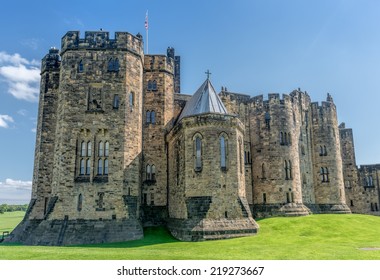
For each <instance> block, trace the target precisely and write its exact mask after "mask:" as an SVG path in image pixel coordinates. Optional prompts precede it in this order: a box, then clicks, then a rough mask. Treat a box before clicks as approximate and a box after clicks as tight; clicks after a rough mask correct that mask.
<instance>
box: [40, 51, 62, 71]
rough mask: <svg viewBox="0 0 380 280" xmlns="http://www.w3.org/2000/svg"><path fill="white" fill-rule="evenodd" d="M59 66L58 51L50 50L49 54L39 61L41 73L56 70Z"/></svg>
mask: <svg viewBox="0 0 380 280" xmlns="http://www.w3.org/2000/svg"><path fill="white" fill-rule="evenodd" d="M60 65H61V57H60V56H59V50H58V49H56V48H51V49H50V50H49V53H48V54H47V55H45V56H44V58H43V59H42V61H41V73H44V72H45V71H48V70H58V69H59V67H60Z"/></svg>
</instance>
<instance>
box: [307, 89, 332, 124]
mask: <svg viewBox="0 0 380 280" xmlns="http://www.w3.org/2000/svg"><path fill="white" fill-rule="evenodd" d="M310 108H311V116H312V120H313V123H315V124H318V123H331V122H335V121H336V119H337V112H336V106H335V104H334V101H333V99H332V97H331V95H330V94H327V99H326V101H322V102H321V104H319V103H318V102H312V103H311V106H310Z"/></svg>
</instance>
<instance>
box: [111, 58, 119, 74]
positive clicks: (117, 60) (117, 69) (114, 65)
mask: <svg viewBox="0 0 380 280" xmlns="http://www.w3.org/2000/svg"><path fill="white" fill-rule="evenodd" d="M119 68H120V63H119V59H117V58H116V59H115V61H114V63H113V70H114V71H116V72H118V71H119Z"/></svg>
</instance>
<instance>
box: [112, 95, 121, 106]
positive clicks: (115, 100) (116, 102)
mask: <svg viewBox="0 0 380 280" xmlns="http://www.w3.org/2000/svg"><path fill="white" fill-rule="evenodd" d="M112 105H113V108H114V109H119V106H120V99H119V95H118V94H115V95H114V96H113V104H112Z"/></svg>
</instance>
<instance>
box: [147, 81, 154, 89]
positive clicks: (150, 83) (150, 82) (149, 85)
mask: <svg viewBox="0 0 380 280" xmlns="http://www.w3.org/2000/svg"><path fill="white" fill-rule="evenodd" d="M152 89H153V83H152V81H148V90H152Z"/></svg>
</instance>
